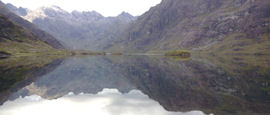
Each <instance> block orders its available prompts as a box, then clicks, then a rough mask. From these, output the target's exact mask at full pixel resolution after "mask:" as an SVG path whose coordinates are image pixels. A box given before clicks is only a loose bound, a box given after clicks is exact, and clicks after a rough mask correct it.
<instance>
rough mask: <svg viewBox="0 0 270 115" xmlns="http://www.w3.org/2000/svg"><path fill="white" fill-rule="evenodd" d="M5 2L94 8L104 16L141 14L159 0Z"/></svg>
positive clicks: (84, 8)
mask: <svg viewBox="0 0 270 115" xmlns="http://www.w3.org/2000/svg"><path fill="white" fill-rule="evenodd" d="M2 1H3V2H5V3H12V4H13V5H15V6H21V7H26V8H29V9H32V10H33V9H36V8H38V7H41V6H47V5H57V6H60V7H61V8H63V9H65V10H67V11H72V10H78V11H92V10H95V11H97V12H99V13H101V14H103V15H104V16H116V15H118V14H120V13H121V12H122V11H126V12H129V13H131V14H132V15H135V16H137V15H141V14H143V13H144V12H146V11H147V10H149V8H150V7H151V6H155V5H156V4H158V3H160V2H161V0H2Z"/></svg>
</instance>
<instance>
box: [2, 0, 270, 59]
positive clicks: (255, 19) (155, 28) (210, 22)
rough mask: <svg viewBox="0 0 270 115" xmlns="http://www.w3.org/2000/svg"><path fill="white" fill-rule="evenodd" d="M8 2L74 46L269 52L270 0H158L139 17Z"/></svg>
mask: <svg viewBox="0 0 270 115" xmlns="http://www.w3.org/2000/svg"><path fill="white" fill-rule="evenodd" d="M6 5H7V6H8V8H9V9H10V10H11V11H12V12H14V13H16V14H17V15H20V16H21V17H23V18H24V19H27V20H28V21H31V22H32V23H34V24H35V25H37V26H38V27H39V28H41V29H42V30H44V31H46V32H48V33H50V34H51V35H53V36H54V37H56V38H58V39H59V40H60V41H62V42H63V43H64V44H65V46H68V47H69V48H73V49H92V50H108V51H117V52H156V51H157V52H160V51H167V50H178V49H188V50H192V51H200V52H210V53H213V52H218V53H222V54H256V55H261V54H269V55H270V53H269V51H270V46H269V45H270V40H269V36H270V34H269V33H270V29H269V28H270V1H269V0H233V1H227V0H226V1H224V0H223V1H221V0H162V2H161V3H160V4H158V5H157V6H155V7H152V8H151V9H150V10H149V11H147V12H146V13H144V14H143V15H141V16H139V17H133V16H131V15H130V14H128V13H125V12H123V13H122V14H120V15H119V16H116V17H104V16H102V15H101V14H99V13H97V12H95V11H93V12H78V11H73V12H71V13H69V12H67V11H65V10H63V9H61V8H59V7H57V6H49V7H42V8H39V9H37V10H34V11H31V10H29V9H24V8H16V7H15V6H13V5H11V4H6Z"/></svg>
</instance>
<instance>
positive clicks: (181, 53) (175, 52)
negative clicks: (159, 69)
mask: <svg viewBox="0 0 270 115" xmlns="http://www.w3.org/2000/svg"><path fill="white" fill-rule="evenodd" d="M165 56H180V57H190V56H191V54H190V53H189V52H188V51H185V50H173V51H168V52H166V53H165Z"/></svg>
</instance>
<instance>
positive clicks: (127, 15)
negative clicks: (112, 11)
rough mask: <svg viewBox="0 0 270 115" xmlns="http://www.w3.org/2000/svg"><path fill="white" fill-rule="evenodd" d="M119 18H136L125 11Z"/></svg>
mask: <svg viewBox="0 0 270 115" xmlns="http://www.w3.org/2000/svg"><path fill="white" fill-rule="evenodd" d="M118 16H125V17H134V16H132V15H131V14H130V13H128V12H125V11H123V12H122V13H121V14H119V15H118Z"/></svg>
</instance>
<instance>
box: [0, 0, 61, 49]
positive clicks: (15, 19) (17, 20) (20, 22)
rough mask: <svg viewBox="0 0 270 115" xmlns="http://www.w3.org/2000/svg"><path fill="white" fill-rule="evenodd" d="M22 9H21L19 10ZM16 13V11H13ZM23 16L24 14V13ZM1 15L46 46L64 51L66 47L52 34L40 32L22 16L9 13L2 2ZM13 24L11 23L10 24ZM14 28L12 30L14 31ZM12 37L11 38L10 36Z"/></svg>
mask: <svg viewBox="0 0 270 115" xmlns="http://www.w3.org/2000/svg"><path fill="white" fill-rule="evenodd" d="M19 9H20V8H19ZM13 11H14V10H13ZM17 11H18V12H21V11H24V10H17ZM22 14H23V13H22ZM0 15H1V16H2V17H6V18H7V19H5V18H3V20H4V21H8V22H9V21H12V23H14V24H15V25H14V24H12V25H14V28H18V26H21V27H23V29H24V30H22V31H27V32H28V33H29V35H30V33H31V34H33V35H31V37H34V36H35V39H40V40H41V41H42V42H45V43H46V44H49V45H50V46H52V47H53V48H57V49H64V46H63V45H62V44H61V43H60V42H59V41H58V40H56V39H55V38H54V37H53V36H51V35H50V34H48V33H46V32H45V31H43V30H40V29H39V28H38V27H37V26H35V25H33V24H32V23H30V22H28V21H26V20H24V19H23V18H21V17H20V16H17V15H16V14H14V13H13V12H11V11H9V9H8V8H7V7H6V5H5V4H4V3H2V2H1V1H0ZM9 23H11V22H9ZM14 28H12V29H14ZM9 37H11V36H9Z"/></svg>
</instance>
